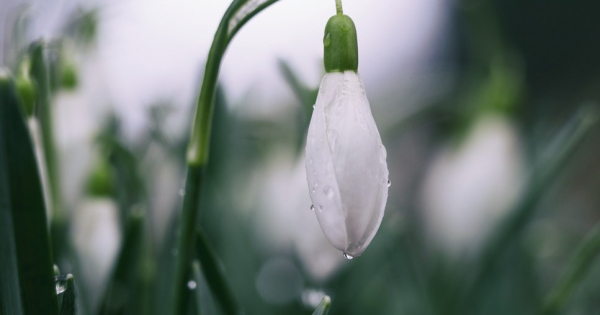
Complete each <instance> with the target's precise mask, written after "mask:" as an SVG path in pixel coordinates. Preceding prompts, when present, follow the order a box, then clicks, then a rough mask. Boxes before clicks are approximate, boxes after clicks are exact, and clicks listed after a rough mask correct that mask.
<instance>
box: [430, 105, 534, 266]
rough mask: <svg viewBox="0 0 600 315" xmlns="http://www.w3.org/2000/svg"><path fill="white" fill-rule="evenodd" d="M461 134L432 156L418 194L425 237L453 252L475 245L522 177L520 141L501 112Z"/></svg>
mask: <svg viewBox="0 0 600 315" xmlns="http://www.w3.org/2000/svg"><path fill="white" fill-rule="evenodd" d="M461 140H462V141H461V142H459V143H458V145H456V144H455V145H447V146H446V147H444V148H443V149H442V150H441V151H440V153H439V154H438V155H437V157H435V159H434V161H433V163H432V165H431V167H430V169H429V171H428V174H427V175H426V177H425V181H424V186H423V189H422V195H421V202H422V207H423V210H424V212H423V217H424V219H425V226H426V229H427V232H428V235H429V237H430V240H431V241H432V243H434V246H437V247H439V248H440V249H441V250H442V251H443V252H445V253H446V254H449V255H450V256H454V257H459V256H461V255H464V254H467V255H470V254H473V253H474V252H476V251H477V250H478V249H479V248H480V246H481V245H482V243H483V241H484V240H485V239H486V238H487V237H489V236H490V232H491V231H493V229H494V227H496V225H497V223H498V222H499V220H500V219H502V218H503V217H505V216H506V215H507V213H508V211H509V210H511V208H512V207H513V206H514V205H515V202H516V201H517V199H518V198H519V197H520V195H521V193H522V190H523V187H524V181H525V174H524V171H525V160H524V152H523V148H522V144H521V142H520V139H519V135H518V133H517V130H516V128H515V126H514V125H513V124H512V122H511V121H510V120H508V119H507V118H505V117H503V116H500V115H486V116H483V117H481V118H479V119H478V120H477V121H475V122H474V126H472V127H471V129H470V131H469V133H468V134H467V135H466V137H465V138H464V139H461Z"/></svg>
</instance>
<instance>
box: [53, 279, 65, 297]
mask: <svg viewBox="0 0 600 315" xmlns="http://www.w3.org/2000/svg"><path fill="white" fill-rule="evenodd" d="M54 285H55V288H56V294H57V295H58V294H61V293H63V292H65V290H67V280H66V279H65V277H57V279H56V280H55V284H54Z"/></svg>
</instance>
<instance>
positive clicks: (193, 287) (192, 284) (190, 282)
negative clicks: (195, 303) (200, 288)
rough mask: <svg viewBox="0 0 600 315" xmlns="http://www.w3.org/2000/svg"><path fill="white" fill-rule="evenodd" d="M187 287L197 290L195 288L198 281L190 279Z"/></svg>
mask: <svg viewBox="0 0 600 315" xmlns="http://www.w3.org/2000/svg"><path fill="white" fill-rule="evenodd" d="M187 287H188V289H190V290H195V289H196V281H194V280H190V281H188V283H187Z"/></svg>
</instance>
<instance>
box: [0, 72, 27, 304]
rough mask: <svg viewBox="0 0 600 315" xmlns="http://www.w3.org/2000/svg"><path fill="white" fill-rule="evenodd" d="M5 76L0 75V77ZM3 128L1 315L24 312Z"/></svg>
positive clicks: (0, 117) (4, 82)
mask: <svg viewBox="0 0 600 315" xmlns="http://www.w3.org/2000/svg"><path fill="white" fill-rule="evenodd" d="M2 75H4V76H6V74H0V76H2ZM8 84H9V82H8V78H7V77H0V89H1V91H0V93H1V94H0V106H1V107H5V106H7V105H5V104H6V103H7V102H8V101H9V99H6V98H5V97H7V96H8V95H7V93H6V92H7V91H5V89H7V88H8ZM3 121H4V111H3V110H0V126H2V125H3ZM5 139H6V136H5V134H4V128H2V127H0V314H15V315H20V314H22V313H23V311H22V308H21V296H20V295H19V291H20V287H19V269H18V267H17V253H16V251H17V249H16V245H15V244H16V243H15V235H14V233H15V232H14V228H13V219H12V209H11V203H10V196H9V194H10V192H9V186H8V185H9V184H8V183H9V177H8V168H7V167H8V164H7V153H8V152H7V151H6V143H5Z"/></svg>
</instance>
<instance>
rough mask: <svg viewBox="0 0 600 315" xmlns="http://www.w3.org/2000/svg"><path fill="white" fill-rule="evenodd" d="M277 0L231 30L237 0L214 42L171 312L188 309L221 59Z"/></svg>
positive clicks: (192, 148)
mask: <svg viewBox="0 0 600 315" xmlns="http://www.w3.org/2000/svg"><path fill="white" fill-rule="evenodd" d="M277 1H278V0H269V1H267V2H265V3H264V4H262V5H260V6H258V7H257V8H256V9H254V10H253V11H252V12H250V13H248V14H246V15H245V16H243V17H242V18H241V19H240V20H239V21H238V23H237V24H235V25H234V27H233V28H232V29H231V30H229V22H230V21H231V19H232V18H233V17H234V16H235V14H236V13H237V12H238V11H239V10H240V8H242V6H243V5H244V4H246V3H247V1H244V0H234V1H233V2H232V3H231V5H230V6H229V8H228V9H227V11H226V12H225V14H224V15H223V19H222V20H221V22H220V24H219V27H218V29H217V32H216V34H215V37H214V40H213V43H212V45H211V48H210V51H209V54H208V58H207V61H206V68H205V71H204V78H203V81H202V87H201V88H200V96H199V97H198V104H197V107H196V114H195V119H194V123H193V127H192V134H191V137H190V143H189V146H188V150H187V154H186V160H187V164H188V170H187V178H186V184H185V191H186V194H185V195H184V200H183V207H182V212H181V220H180V225H181V228H180V230H179V232H178V235H177V241H176V242H177V243H176V253H177V256H176V262H175V275H174V287H173V289H172V292H173V295H172V303H173V305H172V307H171V309H172V310H173V311H172V314H184V313H185V312H186V311H187V305H186V304H187V301H186V300H187V297H188V296H189V295H188V294H186V293H185V290H186V283H187V281H188V278H189V274H190V270H189V269H190V264H191V261H192V250H193V248H194V235H195V233H194V231H195V226H196V220H197V217H198V206H199V204H200V193H201V189H202V183H203V180H202V179H203V177H204V175H203V174H205V173H206V168H207V165H208V157H209V152H208V151H209V150H208V149H209V144H210V136H211V130H212V120H213V112H214V100H215V92H216V86H217V80H218V76H219V70H220V68H221V61H222V60H223V55H224V54H225V51H226V49H227V46H228V45H229V43H230V42H231V40H232V39H233V37H234V36H235V34H237V32H238V31H239V30H240V29H241V28H242V26H243V25H244V24H245V23H246V22H248V21H249V20H250V19H251V18H252V17H253V16H255V15H256V14H258V12H260V11H262V10H263V9H265V8H267V7H268V6H270V5H271V4H273V3H275V2H277Z"/></svg>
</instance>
